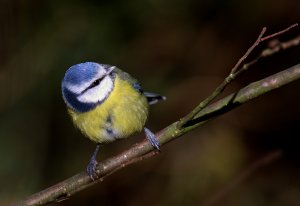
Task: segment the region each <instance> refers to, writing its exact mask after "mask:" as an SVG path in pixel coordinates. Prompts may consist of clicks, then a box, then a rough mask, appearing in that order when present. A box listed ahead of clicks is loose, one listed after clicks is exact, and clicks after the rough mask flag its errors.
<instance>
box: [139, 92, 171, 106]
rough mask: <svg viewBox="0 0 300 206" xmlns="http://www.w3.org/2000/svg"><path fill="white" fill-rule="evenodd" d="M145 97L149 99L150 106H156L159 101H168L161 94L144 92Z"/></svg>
mask: <svg viewBox="0 0 300 206" xmlns="http://www.w3.org/2000/svg"><path fill="white" fill-rule="evenodd" d="M144 95H145V96H146V97H147V100H148V103H149V104H150V105H152V104H156V103H157V102H158V101H161V100H166V99H167V98H166V97H165V96H161V95H159V94H155V93H150V92H144Z"/></svg>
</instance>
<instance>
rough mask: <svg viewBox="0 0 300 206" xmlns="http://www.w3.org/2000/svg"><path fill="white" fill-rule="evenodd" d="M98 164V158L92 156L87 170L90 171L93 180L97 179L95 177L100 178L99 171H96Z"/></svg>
mask: <svg viewBox="0 0 300 206" xmlns="http://www.w3.org/2000/svg"><path fill="white" fill-rule="evenodd" d="M97 164H98V162H97V160H96V159H95V158H93V157H92V158H91V160H90V162H89V164H88V165H87V167H86V172H87V173H88V175H89V177H90V178H91V180H93V181H95V179H97V178H98V175H97V172H96V167H97Z"/></svg>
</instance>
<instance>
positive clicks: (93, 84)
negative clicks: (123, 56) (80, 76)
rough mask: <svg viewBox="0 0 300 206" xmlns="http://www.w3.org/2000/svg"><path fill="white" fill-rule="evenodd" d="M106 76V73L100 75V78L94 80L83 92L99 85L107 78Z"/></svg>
mask: <svg viewBox="0 0 300 206" xmlns="http://www.w3.org/2000/svg"><path fill="white" fill-rule="evenodd" d="M105 77H106V76H105V75H104V76H103V77H100V78H99V79H96V80H95V81H93V82H92V83H91V84H90V86H88V87H87V88H86V89H84V90H83V91H82V92H81V94H83V93H85V92H86V91H87V90H89V89H91V88H94V87H96V86H98V85H99V84H100V82H101V81H102V80H103V79H104V78H105Z"/></svg>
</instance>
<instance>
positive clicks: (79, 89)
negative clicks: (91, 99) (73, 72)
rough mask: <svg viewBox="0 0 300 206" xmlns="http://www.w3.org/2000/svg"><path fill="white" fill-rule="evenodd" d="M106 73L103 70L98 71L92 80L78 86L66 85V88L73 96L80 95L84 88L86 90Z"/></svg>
mask: <svg viewBox="0 0 300 206" xmlns="http://www.w3.org/2000/svg"><path fill="white" fill-rule="evenodd" d="M105 73H106V71H105V70H104V69H99V71H98V73H97V74H96V75H95V77H94V78H93V79H91V80H90V81H87V82H84V83H81V84H80V85H74V84H66V88H67V89H68V90H70V91H71V92H73V93H75V94H80V93H82V92H83V91H84V90H85V89H86V88H88V87H89V86H90V85H91V84H92V83H93V82H94V81H95V80H97V79H99V78H100V77H102V76H104V75H105Z"/></svg>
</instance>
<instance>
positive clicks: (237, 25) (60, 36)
mask: <svg viewBox="0 0 300 206" xmlns="http://www.w3.org/2000/svg"><path fill="white" fill-rule="evenodd" d="M299 8H300V2H299V1H298V0H295V1H293V0H279V1H271V0H268V1H258V0H254V1H253V0H245V1H239V0H228V1H222V0H210V1H208V0H205V1H196V0H172V1H171V0H165V1H158V0H152V1H150V0H146V1H140V0H133V1H124V0H123V1H122V0H114V1H108V0H106V1H96V0H94V1H79V0H77V1H58V0H52V1H39V0H27V1H24V0H14V1H11V0H1V2H0V99H1V101H0V183H1V187H0V204H1V205H8V204H11V203H12V202H14V201H17V200H20V199H21V198H24V197H25V196H27V195H29V194H32V193H34V192H37V191H39V190H41V189H44V188H46V187H49V186H51V185H53V184H55V183H57V182H59V181H61V180H63V179H65V178H67V177H70V176H72V175H74V174H76V173H78V172H80V171H82V170H84V169H85V167H86V165H87V162H88V160H89V158H90V155H91V153H92V151H93V150H94V147H95V145H94V144H93V143H91V142H90V141H89V140H88V139H86V138H83V135H81V134H80V132H79V131H78V130H76V129H75V128H74V127H73V125H72V122H71V120H70V118H69V117H68V115H67V113H66V110H65V105H64V103H63V101H62V98H61V91H60V83H61V79H62V77H63V75H64V72H65V71H66V69H67V68H68V67H70V66H71V65H73V64H76V63H79V62H85V61H96V62H99V63H107V64H112V65H116V66H118V67H120V68H121V69H123V70H126V71H127V72H129V73H130V74H132V75H133V76H134V77H136V78H137V79H139V81H140V82H141V84H142V85H143V87H144V89H145V90H147V91H153V92H158V93H161V94H164V95H166V96H167V97H168V100H167V101H166V102H163V103H160V104H158V105H155V106H153V107H152V109H151V115H150V117H149V121H148V124H147V126H148V127H149V128H151V129H152V130H153V131H158V130H159V129H162V128H164V127H165V126H167V125H169V124H170V123H172V122H174V121H176V120H178V119H179V118H180V117H182V116H183V115H185V114H186V113H187V112H189V111H191V109H192V108H193V107H194V106H195V105H197V103H199V102H200V100H202V99H203V98H205V97H206V96H207V95H209V94H210V93H211V92H212V90H213V89H214V88H215V87H216V86H217V85H218V84H219V83H220V82H221V81H222V79H223V78H224V77H225V76H226V74H227V73H228V72H229V70H230V68H231V67H232V66H233V65H234V64H235V62H236V61H237V60H238V59H239V57H240V56H241V55H242V54H243V53H244V52H245V51H246V50H247V48H248V47H249V46H250V45H251V44H252V42H253V41H254V40H255V39H256V37H257V35H258V34H259V32H260V30H261V29H262V27H263V26H268V28H269V30H268V33H271V32H274V31H278V30H280V29H283V28H285V27H287V26H289V25H291V24H293V23H295V22H297V21H299V17H300V13H299ZM296 35H299V28H296V29H294V30H293V31H291V32H289V33H288V34H286V35H284V36H282V37H281V40H285V39H289V38H293V37H295V36H296ZM263 46H264V45H262V47H259V48H258V49H257V50H256V52H259V51H260V49H262V48H263ZM299 52H300V48H293V49H289V50H287V51H283V52H281V53H280V54H277V55H274V56H272V57H270V58H267V59H264V60H262V61H261V62H259V63H258V64H256V65H255V66H254V67H252V68H251V69H250V70H249V71H248V72H246V73H245V74H244V75H242V76H241V77H240V78H239V79H238V80H237V81H235V82H234V83H232V84H231V85H230V86H229V88H228V89H227V90H226V91H225V94H229V93H230V92H231V91H236V90H237V89H238V88H241V87H243V86H245V85H247V84H248V83H250V82H252V81H255V80H258V79H261V78H263V77H266V76H268V75H271V74H273V73H276V72H278V71H280V70H283V69H285V68H288V67H290V66H292V65H295V64H297V63H299V60H300V58H299ZM299 88H300V82H299V81H298V82H294V83H292V84H290V85H288V86H285V87H283V88H280V89H278V90H276V91H274V92H272V93H270V94H267V95H263V96H262V97H260V98H258V99H256V100H254V101H252V102H250V103H247V104H246V105H243V106H241V107H239V108H237V109H235V110H234V111H232V112H230V113H228V114H225V115H223V116H222V117H219V118H217V119H215V120H213V121H211V122H210V123H208V124H206V125H204V126H203V127H200V128H198V129H196V130H195V131H193V132H191V133H189V134H187V135H185V136H183V137H181V138H180V139H178V140H176V141H174V142H172V143H170V144H168V145H166V146H164V147H163V148H162V153H161V154H160V155H158V156H156V157H154V158H151V159H147V160H145V161H143V162H140V163H138V164H135V165H132V166H130V167H127V168H124V169H123V170H121V171H119V172H117V173H115V174H113V175H112V176H110V177H108V178H107V179H105V181H103V182H102V183H101V184H98V185H96V186H94V187H92V188H89V189H86V190H84V191H82V192H79V193H78V194H76V195H74V196H73V197H71V199H70V200H67V201H65V202H62V203H59V204H53V205H201V204H202V203H204V202H205V201H207V200H208V199H209V198H210V197H212V196H213V195H214V194H216V192H217V191H220V190H222V188H223V187H224V186H225V185H226V184H228V183H230V182H232V181H233V180H234V179H236V178H237V176H238V175H239V174H240V173H241V172H242V171H243V170H245V168H247V167H248V166H249V165H251V164H252V163H253V162H254V161H256V160H257V159H259V158H260V157H262V156H263V155H265V154H268V153H269V152H272V151H274V150H276V149H280V150H282V151H283V156H282V157H281V158H280V159H279V160H277V161H275V162H273V163H271V164H269V165H267V166H265V167H262V168H260V169H258V170H257V171H256V172H254V173H253V174H252V175H251V176H250V177H249V178H248V179H247V180H246V181H244V182H242V183H241V184H239V185H238V186H237V187H236V188H235V189H234V190H233V191H231V192H229V193H228V194H226V195H225V198H224V199H222V200H221V201H220V202H218V203H217V205H224V206H225V205H234V206H235V205H243V206H248V205H249V206H252V205H256V206H262V205H272V206H279V205H285V206H288V205H299V202H300V178H299V172H300V166H299V163H300V161H299V158H300V152H299V123H300V121H299V115H300V109H299V108H300V107H299V104H300V94H299ZM142 138H143V135H142V134H139V135H136V136H134V137H132V138H129V139H127V140H123V141H119V142H116V143H114V144H110V145H106V146H103V147H102V148H101V152H100V155H99V156H98V159H99V160H103V159H105V158H107V157H110V156H112V155H115V154H118V153H119V152H121V151H123V150H125V149H127V148H129V147H130V146H131V145H133V144H134V143H136V142H139V141H141V139H142Z"/></svg>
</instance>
